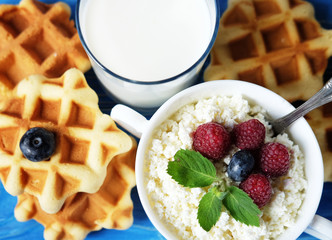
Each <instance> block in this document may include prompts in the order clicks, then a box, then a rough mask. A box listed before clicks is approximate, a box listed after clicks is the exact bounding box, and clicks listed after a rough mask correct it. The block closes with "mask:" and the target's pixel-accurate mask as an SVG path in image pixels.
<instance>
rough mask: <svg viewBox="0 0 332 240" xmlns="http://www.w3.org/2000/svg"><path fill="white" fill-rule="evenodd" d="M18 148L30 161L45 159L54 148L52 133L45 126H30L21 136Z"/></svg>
mask: <svg viewBox="0 0 332 240" xmlns="http://www.w3.org/2000/svg"><path fill="white" fill-rule="evenodd" d="M20 149H21V151H22V153H23V155H24V156H25V157H26V158H27V159H28V160H30V161H32V162H40V161H43V160H47V159H49V158H50V156H51V155H52V154H53V153H54V150H55V137H54V134H53V133H52V132H50V131H48V130H46V129H45V128H40V127H35V128H31V129H29V130H28V131H27V132H26V133H25V134H24V135H23V136H22V138H21V141H20Z"/></svg>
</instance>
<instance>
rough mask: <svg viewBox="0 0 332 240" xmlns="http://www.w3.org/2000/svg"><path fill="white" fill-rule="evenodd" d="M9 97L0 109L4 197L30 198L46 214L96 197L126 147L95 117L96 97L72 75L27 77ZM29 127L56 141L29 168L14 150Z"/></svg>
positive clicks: (106, 119)
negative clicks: (73, 200)
mask: <svg viewBox="0 0 332 240" xmlns="http://www.w3.org/2000/svg"><path fill="white" fill-rule="evenodd" d="M13 93H14V94H15V96H14V97H13V98H11V99H10V100H8V101H6V104H5V105H4V104H3V106H2V109H0V178H1V180H2V182H3V185H4V187H5V189H6V190H7V191H8V192H9V193H10V194H12V195H19V194H21V193H23V192H26V193H28V194H30V195H33V196H35V197H37V198H38V200H39V202H40V204H41V208H42V209H43V210H44V211H46V212H48V213H55V212H57V211H59V210H60V208H61V206H62V205H63V202H64V201H65V199H66V198H67V197H68V196H71V195H72V194H74V193H77V192H88V193H94V192H96V191H98V189H99V188H100V186H101V185H102V183H103V181H104V179H105V177H106V169H107V165H108V164H109V162H110V161H111V160H112V158H113V157H114V156H116V155H118V154H121V153H124V152H126V151H128V150H129V149H130V148H131V146H132V141H131V139H130V137H129V136H128V135H127V134H125V133H124V132H122V131H121V130H119V129H118V128H117V126H116V125H115V123H114V121H113V120H112V119H111V117H110V116H109V115H106V114H103V113H102V112H101V111H100V109H99V107H98V97H97V95H96V93H95V92H94V91H93V90H92V89H91V88H90V87H89V86H88V84H87V82H86V80H85V78H84V75H83V73H82V72H81V71H79V70H77V69H70V70H68V71H66V72H65V73H64V75H63V76H62V77H60V78H53V79H52V78H45V77H43V76H42V75H33V76H30V77H28V78H27V79H24V80H22V81H21V82H20V83H19V84H18V85H17V87H16V88H15V89H14V91H13ZM33 127H43V128H45V129H48V130H50V131H51V132H53V133H55V135H56V149H55V153H54V154H53V155H52V156H51V158H50V159H49V160H47V161H42V162H31V161H29V160H27V159H26V158H25V157H24V156H23V154H22V152H21V150H20V147H19V141H20V139H21V137H22V135H23V134H24V133H25V132H26V131H27V130H28V129H30V128H33Z"/></svg>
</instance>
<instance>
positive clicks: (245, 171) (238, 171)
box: [227, 150, 255, 182]
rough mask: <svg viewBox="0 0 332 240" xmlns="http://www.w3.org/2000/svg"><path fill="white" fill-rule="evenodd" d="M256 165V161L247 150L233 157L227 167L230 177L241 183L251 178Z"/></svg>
mask: <svg viewBox="0 0 332 240" xmlns="http://www.w3.org/2000/svg"><path fill="white" fill-rule="evenodd" d="M254 165H255V159H254V157H253V156H252V155H251V153H250V152H248V151H246V150H241V151H238V152H236V153H235V154H234V155H233V157H232V159H231V161H230V163H229V165H228V167H227V173H228V177H229V178H231V179H232V180H233V181H236V182H241V181H243V180H245V179H246V178H247V177H248V176H249V174H250V173H251V172H252V169H253V167H254Z"/></svg>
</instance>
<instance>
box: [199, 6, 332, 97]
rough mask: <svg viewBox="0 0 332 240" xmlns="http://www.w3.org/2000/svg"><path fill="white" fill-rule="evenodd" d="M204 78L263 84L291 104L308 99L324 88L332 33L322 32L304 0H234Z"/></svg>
mask: <svg viewBox="0 0 332 240" xmlns="http://www.w3.org/2000/svg"><path fill="white" fill-rule="evenodd" d="M228 3H229V6H228V9H227V10H226V11H225V13H224V15H223V16H222V18H221V20H220V29H219V32H218V36H217V39H216V42H215V44H214V46H213V48H212V51H211V62H210V65H209V66H208V67H207V69H206V71H205V73H204V80H205V81H210V80H218V79H237V80H243V81H248V82H253V83H256V84H259V85H262V86H264V87H266V88H269V89H271V90H272V91H274V92H276V93H278V94H279V95H281V96H282V97H284V98H285V99H287V100H288V101H295V100H298V99H302V100H307V99H308V98H310V97H311V96H312V95H314V94H315V93H316V92H317V91H318V90H320V88H321V87H322V86H323V80H322V75H323V73H324V71H325V69H326V67H327V60H328V57H329V56H331V55H332V30H325V29H323V28H321V26H320V25H319V23H318V22H317V21H316V20H315V18H314V9H313V7H312V5H311V4H310V3H308V2H305V1H302V0H229V2H228Z"/></svg>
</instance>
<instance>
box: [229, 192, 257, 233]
mask: <svg viewBox="0 0 332 240" xmlns="http://www.w3.org/2000/svg"><path fill="white" fill-rule="evenodd" d="M227 192H228V194H227V195H226V197H225V198H224V199H223V204H224V205H225V207H226V208H227V210H228V211H229V212H230V214H231V215H232V217H233V218H235V219H236V220H237V221H240V222H242V223H244V224H246V225H253V226H257V227H259V217H258V215H259V214H260V213H261V211H260V210H259V208H258V207H257V205H256V204H255V203H254V202H253V200H252V199H251V198H250V197H249V196H248V194H246V193H245V192H244V191H242V190H241V189H239V188H238V187H234V186H231V187H228V188H227Z"/></svg>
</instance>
